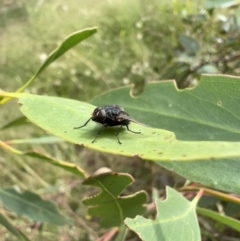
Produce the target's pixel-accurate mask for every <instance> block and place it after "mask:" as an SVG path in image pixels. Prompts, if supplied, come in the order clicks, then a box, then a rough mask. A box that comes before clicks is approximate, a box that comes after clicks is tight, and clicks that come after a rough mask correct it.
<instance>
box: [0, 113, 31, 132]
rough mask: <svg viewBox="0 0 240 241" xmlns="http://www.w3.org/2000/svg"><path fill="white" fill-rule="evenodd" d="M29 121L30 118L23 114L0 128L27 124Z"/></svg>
mask: <svg viewBox="0 0 240 241" xmlns="http://www.w3.org/2000/svg"><path fill="white" fill-rule="evenodd" d="M27 123H29V121H28V119H27V118H26V117H25V116H21V117H19V118H17V119H15V120H13V121H11V122H9V123H7V124H6V125H4V126H2V127H1V128H0V130H5V129H9V128H12V127H16V126H21V125H25V124H27Z"/></svg>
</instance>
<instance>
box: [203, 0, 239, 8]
mask: <svg viewBox="0 0 240 241" xmlns="http://www.w3.org/2000/svg"><path fill="white" fill-rule="evenodd" d="M238 5H239V2H238V0H208V1H206V2H205V3H204V5H203V6H204V8H206V9H212V8H230V7H234V6H238Z"/></svg>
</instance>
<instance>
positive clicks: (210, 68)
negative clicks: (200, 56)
mask: <svg viewBox="0 0 240 241" xmlns="http://www.w3.org/2000/svg"><path fill="white" fill-rule="evenodd" d="M197 73H198V74H218V73H219V70H218V69H217V68H216V66H214V65H212V64H205V65H203V66H202V67H201V68H199V69H197Z"/></svg>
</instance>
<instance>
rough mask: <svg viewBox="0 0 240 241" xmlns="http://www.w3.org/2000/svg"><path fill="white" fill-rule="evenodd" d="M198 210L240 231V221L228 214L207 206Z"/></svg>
mask: <svg viewBox="0 0 240 241" xmlns="http://www.w3.org/2000/svg"><path fill="white" fill-rule="evenodd" d="M197 212H198V213H199V214H201V215H203V216H206V217H209V218H211V219H213V220H215V221H218V222H219V223H222V224H225V225H227V226H228V227H230V228H232V229H234V230H236V231H238V232H240V221H239V220H237V219H234V218H231V217H228V216H224V215H221V214H219V213H217V212H214V211H212V210H208V209H205V208H197Z"/></svg>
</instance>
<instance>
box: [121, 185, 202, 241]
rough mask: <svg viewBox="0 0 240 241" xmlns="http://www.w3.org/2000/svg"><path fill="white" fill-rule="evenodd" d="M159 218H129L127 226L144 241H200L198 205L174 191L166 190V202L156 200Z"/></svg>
mask: <svg viewBox="0 0 240 241" xmlns="http://www.w3.org/2000/svg"><path fill="white" fill-rule="evenodd" d="M155 204H156V208H157V216H156V219H155V220H150V219H146V218H143V217H141V216H137V217H136V218H134V219H130V218H127V219H126V220H125V224H126V225H127V226H128V228H129V229H131V230H132V231H134V232H136V233H137V235H138V236H139V237H140V238H141V240H143V241H149V240H151V241H155V240H156V241H169V240H171V241H186V240H194V241H198V240H199V241H200V240H201V236H200V230H199V226H198V220H197V216H196V211H195V209H196V204H197V201H196V199H194V200H193V201H192V202H189V201H188V200H186V199H185V198H184V197H183V196H182V195H181V194H180V193H178V192H177V191H175V190H174V189H172V188H170V187H167V188H166V200H164V201H162V202H161V201H159V200H157V199H156V200H155Z"/></svg>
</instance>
